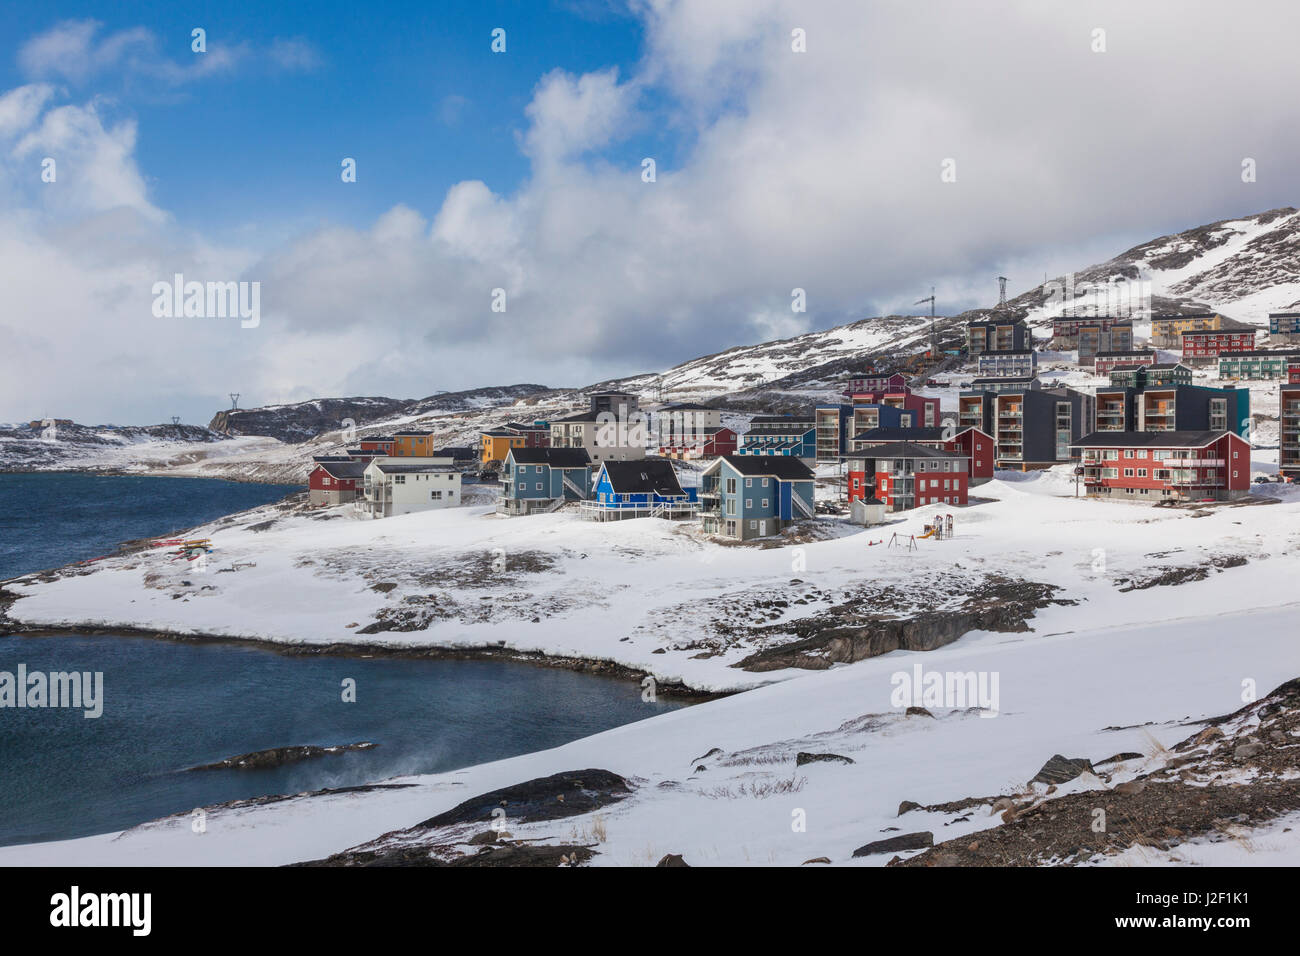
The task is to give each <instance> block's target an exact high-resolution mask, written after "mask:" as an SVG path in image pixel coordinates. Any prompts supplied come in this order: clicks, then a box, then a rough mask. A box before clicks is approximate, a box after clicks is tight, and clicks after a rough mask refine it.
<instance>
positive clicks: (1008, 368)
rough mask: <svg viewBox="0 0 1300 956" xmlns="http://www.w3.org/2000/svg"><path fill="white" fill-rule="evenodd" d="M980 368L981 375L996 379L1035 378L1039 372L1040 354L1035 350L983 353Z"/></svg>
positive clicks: (980, 357)
mask: <svg viewBox="0 0 1300 956" xmlns="http://www.w3.org/2000/svg"><path fill="white" fill-rule="evenodd" d="M978 368H979V373H980V375H985V376H990V377H994V378H1006V377H1017V378H1023V377H1027V376H1033V375H1035V374H1037V372H1038V353H1037V352H1035V351H1034V350H1033V349H1009V350H1008V351H1005V352H982V353H980V356H979V365H978Z"/></svg>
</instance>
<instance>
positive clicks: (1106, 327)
mask: <svg viewBox="0 0 1300 956" xmlns="http://www.w3.org/2000/svg"><path fill="white" fill-rule="evenodd" d="M1115 326H1119V327H1120V328H1121V329H1124V328H1126V329H1127V332H1128V345H1132V344H1133V341H1132V334H1133V321H1132V320H1131V319H1127V318H1119V317H1118V316H1114V315H1059V316H1057V317H1056V318H1054V319H1052V341H1051V347H1052V348H1053V349H1054V350H1056V351H1058V352H1073V351H1075V350H1078V351H1079V352H1080V353H1081V357H1082V356H1083V355H1086V354H1089V353H1093V354H1095V353H1096V352H1098V351H1101V350H1102V342H1103V341H1105V342H1110V341H1111V340H1112V339H1111V335H1110V331H1111V329H1112V328H1113V327H1115ZM1124 338H1125V337H1124V333H1123V332H1120V333H1119V334H1118V335H1116V336H1115V337H1114V341H1116V342H1124ZM1081 340H1082V342H1081Z"/></svg>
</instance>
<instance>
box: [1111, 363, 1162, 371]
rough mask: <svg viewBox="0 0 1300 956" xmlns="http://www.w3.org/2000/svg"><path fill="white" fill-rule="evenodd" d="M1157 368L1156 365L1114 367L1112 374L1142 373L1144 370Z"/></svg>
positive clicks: (1112, 367)
mask: <svg viewBox="0 0 1300 956" xmlns="http://www.w3.org/2000/svg"><path fill="white" fill-rule="evenodd" d="M1148 368H1155V366H1154V365H1112V366H1111V369H1110V370H1111V371H1112V372H1140V371H1142V370H1143V369H1148Z"/></svg>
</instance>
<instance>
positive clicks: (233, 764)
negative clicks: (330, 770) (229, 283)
mask: <svg viewBox="0 0 1300 956" xmlns="http://www.w3.org/2000/svg"><path fill="white" fill-rule="evenodd" d="M375 746H377V745H376V744H373V743H371V742H370V741H368V740H363V741H361V742H360V743H355V744H336V745H335V746H332V747H317V746H315V745H311V744H308V745H304V746H301V747H272V748H271V749H269V750H255V751H253V752H252V753H246V754H237V755H236V756H234V757H227V758H226V759H225V760H218V761H217V762H216V763H205V764H199V765H198V766H197V767H190V768H188V769H190V770H270V769H272V768H274V767H283V766H284V765H285V764H288V763H296V762H298V761H299V760H312V759H314V758H316V757H328V756H331V755H333V754H341V753H346V752H347V751H350V750H369V749H371V748H372V747H375Z"/></svg>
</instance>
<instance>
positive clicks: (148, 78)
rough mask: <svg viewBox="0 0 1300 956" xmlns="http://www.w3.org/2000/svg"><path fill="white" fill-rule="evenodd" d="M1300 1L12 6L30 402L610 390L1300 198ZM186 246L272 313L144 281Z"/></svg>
mask: <svg viewBox="0 0 1300 956" xmlns="http://www.w3.org/2000/svg"><path fill="white" fill-rule="evenodd" d="M1297 21H1300V14H1298V13H1297V11H1296V9H1295V7H1294V5H1293V2H1291V0H1239V2H1238V3H1237V4H1234V5H1231V6H1229V5H1225V4H1222V3H1216V2H1214V0H1145V2H1144V3H1142V4H1133V3H1131V2H1129V0H1080V2H1079V3H1072V4H1050V5H1049V4H1043V3H1042V2H1041V0H990V5H985V4H971V3H969V2H967V0H927V2H926V3H925V4H921V5H918V4H902V3H863V2H861V0H819V2H817V3H807V2H802V0H708V2H703V0H626V2H620V0H553V2H551V3H542V2H537V3H525V2H515V3H491V2H482V3H441V4H428V3H423V4H415V3H409V4H407V3H389V4H382V5H375V4H368V5H363V4H352V3H348V4H344V3H335V2H325V3H313V4H310V5H308V4H291V5H285V4H266V3H259V4H251V3H244V4H230V3H221V4H215V3H214V4H172V3H109V2H105V0H100V2H96V3H87V2H62V0H59V2H55V3H47V4H21V5H20V4H15V3H10V4H9V5H8V9H6V10H5V11H4V17H3V19H2V20H0V288H3V289H4V290H5V293H6V309H5V310H2V311H0V341H3V342H4V343H5V347H6V350H7V354H6V355H5V358H6V359H7V362H8V364H7V365H6V368H5V371H6V372H7V373H8V374H5V375H0V420H26V419H29V418H33V417H43V416H57V417H68V418H75V419H78V420H80V421H87V422H148V421H159V420H163V421H165V420H167V419H168V417H169V416H170V415H172V414H183V415H184V416H185V418H186V420H187V421H206V420H208V418H209V417H210V416H211V414H212V412H213V411H215V410H216V409H218V408H221V407H223V406H224V405H225V404H226V400H225V395H226V393H227V392H230V391H238V392H240V393H241V394H242V395H243V396H244V398H243V399H242V402H243V403H244V404H245V405H249V406H251V405H257V404H269V403H275V402H285V401H303V400H308V399H312V398H318V397H322V396H349V395H389V396H394V397H420V396H425V395H430V394H432V393H434V392H436V391H439V390H458V389H465V388H473V387H477V386H491V385H501V384H512V383H517V382H535V383H541V384H545V385H553V386H583V385H587V384H590V383H593V382H598V381H602V380H605V379H609V378H613V377H617V376H622V375H631V374H635V373H641V372H650V371H657V370H662V369H665V368H668V367H670V366H672V365H674V364H677V363H680V362H683V361H686V360H689V359H692V358H695V357H697V356H700V355H704V354H709V353H713V352H718V351H722V350H725V349H727V348H730V347H733V346H737V345H745V344H751V343H756V342H762V341H765V340H770V339H775V338H782V337H788V336H794V335H798V334H800V333H802V332H806V331H809V330H813V329H824V328H829V327H831V326H833V325H837V324H840V323H843V322H847V321H851V320H855V319H864V318H870V317H872V316H880V315H888V314H891V313H907V312H916V311H919V310H920V307H917V306H914V305H913V303H914V302H915V300H916V299H918V298H920V297H921V296H923V295H925V294H927V293H928V291H929V289H930V287H931V286H934V287H935V290H936V294H937V296H938V302H939V311H940V312H941V313H944V314H954V313H956V312H959V311H962V310H963V309H967V308H972V307H975V306H980V305H990V304H992V303H993V302H994V301H995V300H996V294H997V293H996V283H995V280H994V277H996V276H998V275H1006V276H1009V277H1011V283H1010V289H1009V291H1010V292H1011V293H1012V294H1016V293H1019V292H1022V291H1025V290H1026V289H1028V288H1030V287H1032V286H1034V285H1036V284H1037V283H1039V282H1041V281H1042V278H1043V276H1044V274H1045V273H1047V274H1050V275H1052V276H1056V275H1060V274H1062V273H1064V272H1066V271H1071V270H1081V269H1083V268H1086V267H1087V266H1089V265H1091V264H1093V263H1097V262H1101V261H1105V260H1106V259H1109V258H1110V257H1111V256H1114V255H1115V254H1117V253H1119V252H1121V251H1122V250H1124V249H1126V248H1127V247H1129V246H1131V245H1134V244H1136V243H1138V242H1141V241H1145V240H1148V239H1151V238H1154V237H1156V236H1159V235H1162V234H1165V233H1169V232H1174V231H1178V230H1182V229H1186V228H1190V227H1193V226H1198V225H1201V224H1204V223H1208V222H1212V221H1215V220H1218V219H1224V218H1230V217H1234V216H1244V215H1248V214H1251V213H1255V212H1258V211H1261V210H1265V209H1271V208H1274V207H1278V206H1283V205H1295V204H1297V200H1298V199H1300V163H1297V162H1296V161H1295V160H1296V158H1297V155H1300V101H1297V100H1296V98H1295V97H1294V94H1293V91H1294V90H1295V89H1296V88H1300V59H1297V58H1296V57H1295V55H1294V49H1293V37H1294V36H1295V32H1296V31H1295V27H1296V26H1300V22H1297ZM195 27H202V28H203V29H204V30H206V31H207V45H208V52H206V53H204V54H195V53H193V52H191V49H190V43H191V39H190V37H191V30H192V29H193V28H195ZM497 27H500V28H503V29H505V30H506V43H507V51H506V53H505V54H494V53H492V52H491V32H492V30H493V29H494V28H497ZM1098 29H1104V31H1105V33H1106V37H1107V43H1106V45H1105V49H1103V50H1100V51H1099V50H1098V49H1096V43H1095V33H1096V31H1097V30H1098ZM796 32H802V34H803V35H804V36H805V38H806V43H805V44H803V47H802V48H801V49H797V50H796V49H795V45H794V44H793V43H792V36H793V35H794V34H795V33H796ZM1207 64H1213V66H1214V68H1213V69H1210V68H1207ZM344 157H352V158H355V159H356V161H357V170H358V179H357V182H356V183H343V182H342V181H341V180H340V176H339V173H340V162H341V160H342V159H343V158H344ZM1246 157H1249V158H1250V159H1251V160H1252V162H1254V161H1257V163H1258V171H1259V172H1258V177H1257V178H1256V179H1254V180H1252V181H1251V182H1249V183H1246V182H1244V181H1243V180H1242V178H1241V163H1242V161H1243V158H1246ZM45 159H52V160H55V161H56V162H57V168H58V176H57V180H56V181H54V182H47V181H45V180H44V179H42V178H41V168H42V164H43V162H44V160H45ZM645 159H653V160H654V161H655V163H656V164H657V178H656V179H655V180H653V181H647V180H646V179H644V178H643V177H642V175H641V167H642V161H643V160H645ZM949 160H952V161H953V162H954V163H955V167H954V168H955V169H956V170H957V171H958V174H957V176H956V177H955V178H954V179H952V180H951V181H946V180H944V179H942V178H941V175H940V173H941V168H942V167H943V164H945V163H947V162H948V161H949ZM177 272H183V273H184V274H185V276H186V278H187V279H191V280H195V281H207V282H220V283H225V282H233V281H238V282H247V283H253V282H256V283H259V284H260V289H261V303H262V314H261V321H260V322H259V323H258V324H257V325H256V326H255V327H244V326H243V325H242V324H241V323H239V322H233V323H232V322H229V321H221V320H215V321H214V320H212V319H209V318H197V317H195V318H181V317H160V316H158V315H156V314H154V313H153V312H152V310H151V302H152V294H151V289H152V288H153V286H154V285H155V284H156V283H157V282H158V281H160V280H170V279H171V277H172V276H173V275H174V274H175V273H177ZM796 288H797V289H801V290H803V291H804V298H805V300H806V302H807V310H806V311H803V312H798V311H794V310H792V308H791V303H792V292H793V290H794V289H796ZM497 289H501V290H504V291H505V292H506V293H507V297H508V302H509V306H508V309H507V310H506V311H505V312H497V311H494V310H493V309H492V308H491V307H490V303H491V302H492V301H493V297H494V294H495V291H496V290H497Z"/></svg>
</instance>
